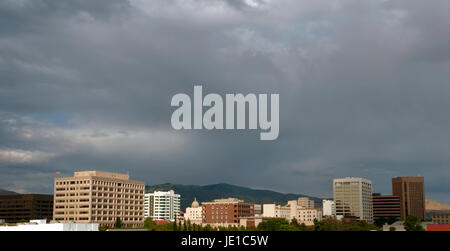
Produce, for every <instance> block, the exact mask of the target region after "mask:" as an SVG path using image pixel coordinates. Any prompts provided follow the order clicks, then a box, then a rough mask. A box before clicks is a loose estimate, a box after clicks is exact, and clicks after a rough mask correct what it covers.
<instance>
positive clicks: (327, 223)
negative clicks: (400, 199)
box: [144, 218, 379, 231]
mask: <svg viewBox="0 0 450 251" xmlns="http://www.w3.org/2000/svg"><path fill="white" fill-rule="evenodd" d="M144 228H145V229H147V230H149V231H370V230H379V228H378V227H377V226H376V225H373V224H368V223H367V222H365V221H357V222H344V221H340V220H336V219H332V218H330V219H326V220H323V221H315V222H314V225H313V226H306V225H305V224H299V223H298V222H297V220H296V219H293V220H292V221H290V222H289V221H287V220H286V219H282V218H273V219H269V220H267V221H264V222H261V223H260V224H259V225H258V227H247V228H245V227H243V226H242V227H212V226H210V225H206V226H201V225H198V224H191V222H190V221H189V220H188V221H186V224H182V223H181V222H178V223H175V222H172V223H164V224H156V223H155V222H154V221H152V219H150V218H147V219H146V220H145V223H144Z"/></svg>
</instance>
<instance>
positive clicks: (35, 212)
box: [0, 194, 53, 223]
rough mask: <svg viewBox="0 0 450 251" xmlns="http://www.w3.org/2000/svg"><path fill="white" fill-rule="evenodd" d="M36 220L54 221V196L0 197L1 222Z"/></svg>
mask: <svg viewBox="0 0 450 251" xmlns="http://www.w3.org/2000/svg"><path fill="white" fill-rule="evenodd" d="M35 219H45V220H47V221H50V220H51V219H53V195H47V194H10V195H0V221H3V222H5V223H18V222H20V221H30V220H35Z"/></svg>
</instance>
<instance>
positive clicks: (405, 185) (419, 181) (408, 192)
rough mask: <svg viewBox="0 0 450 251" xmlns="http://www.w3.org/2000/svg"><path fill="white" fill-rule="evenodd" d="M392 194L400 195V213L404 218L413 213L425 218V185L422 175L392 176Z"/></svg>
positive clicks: (422, 218)
mask: <svg viewBox="0 0 450 251" xmlns="http://www.w3.org/2000/svg"><path fill="white" fill-rule="evenodd" d="M392 195H394V196H399V197H400V214H401V218H402V219H405V218H406V217H407V216H409V215H415V216H417V217H419V219H421V220H424V219H425V213H426V212H425V186H424V178H423V177H396V178H392Z"/></svg>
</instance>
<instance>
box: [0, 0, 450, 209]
mask: <svg viewBox="0 0 450 251" xmlns="http://www.w3.org/2000/svg"><path fill="white" fill-rule="evenodd" d="M448 8H449V3H448V1H427V2H426V3H425V2H423V1H397V0H393V1H370V2H362V1H333V2H329V1H323V2H322V1H306V0H304V1H293V0H292V1H289V0H284V1H268V0H267V1H264V0H246V1H244V0H242V1H238V0H229V1H219V0H215V1H205V0H191V1H176V0H173V1H167V0H160V1H158V0H155V1H143V0H130V1H125V0H123V1H119V0H117V1H81V0H79V1H50V0H45V1H44V0H41V1H27V0H22V1H6V0H4V1H0V14H1V15H0V21H1V22H0V76H1V84H0V139H1V141H0V187H2V188H10V189H15V190H20V191H23V190H28V191H31V190H33V191H42V192H50V191H51V186H52V182H51V179H52V174H53V173H54V172H56V171H61V172H62V173H63V174H67V175H69V174H70V173H71V172H73V171H74V170H79V169H94V168H95V169H100V170H109V171H118V172H127V171H129V172H130V173H131V175H132V176H134V177H139V178H140V179H143V180H145V181H147V182H148V183H152V184H153V183H160V182H176V183H185V184H208V183H215V182H229V183H235V184H240V185H248V186H253V187H262V188H272V189H277V190H281V191H286V192H298V193H305V194H311V195H318V196H325V197H329V196H330V195H331V180H332V179H333V178H335V177H342V176H361V177H365V178H368V179H371V180H373V182H374V185H375V190H376V191H379V192H383V193H389V192H390V178H391V177H394V176H399V175H423V176H425V178H426V183H427V192H428V196H429V197H431V198H438V199H440V200H442V201H446V202H450V196H449V195H448V194H449V193H450V190H449V187H448V185H447V180H448V179H449V178H450V172H449V171H448V170H449V165H450V158H449V157H448V152H449V150H450V143H449V142H450V129H449V128H450V118H449V116H448V108H449V107H450V101H449V100H450V99H449V94H450V85H449V82H450V81H449V80H450V71H448V69H449V67H450V48H449V45H450V36H449V30H450V29H449V28H450V27H449V24H450V22H449V18H448V15H447V13H445V10H448ZM194 84H202V85H203V86H204V92H205V93H210V92H216V93H220V94H225V93H238V92H242V93H249V92H251V93H280V99H281V100H280V105H281V106H280V120H281V121H280V126H281V129H280V137H279V139H278V140H276V141H271V142H262V141H259V138H258V137H259V136H258V134H257V133H256V132H250V131H245V132H243V131H225V132H214V131H174V130H173V129H172V128H171V126H170V116H171V112H172V111H173V109H172V108H171V107H170V99H171V97H172V96H173V95H174V94H176V93H180V92H184V93H187V94H190V95H192V91H193V85H194Z"/></svg>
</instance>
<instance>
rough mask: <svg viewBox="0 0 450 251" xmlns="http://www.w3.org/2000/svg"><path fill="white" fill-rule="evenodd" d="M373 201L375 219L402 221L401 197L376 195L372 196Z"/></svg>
mask: <svg viewBox="0 0 450 251" xmlns="http://www.w3.org/2000/svg"><path fill="white" fill-rule="evenodd" d="M372 201H373V219H374V220H375V221H376V220H378V219H381V218H384V219H390V218H395V219H396V220H399V219H400V197H399V196H393V195H381V194H380V193H374V194H373V195H372Z"/></svg>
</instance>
